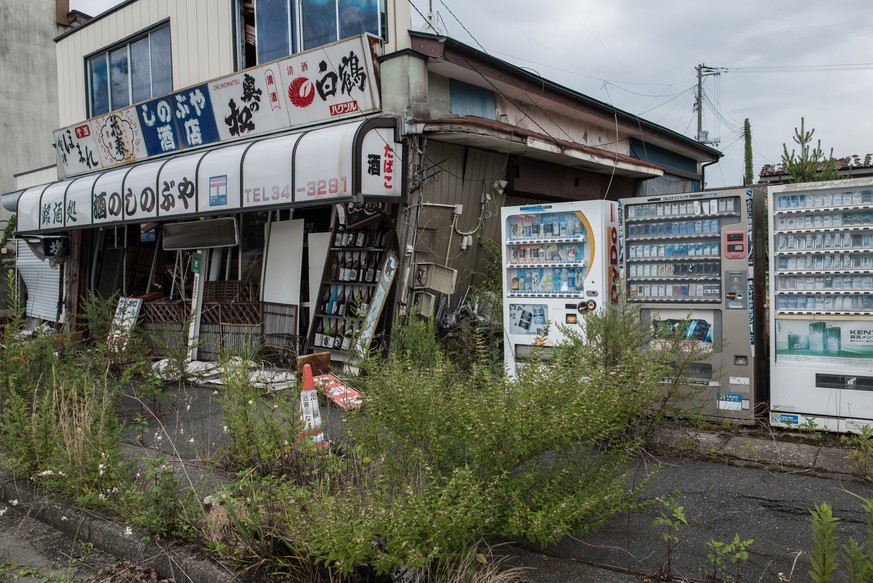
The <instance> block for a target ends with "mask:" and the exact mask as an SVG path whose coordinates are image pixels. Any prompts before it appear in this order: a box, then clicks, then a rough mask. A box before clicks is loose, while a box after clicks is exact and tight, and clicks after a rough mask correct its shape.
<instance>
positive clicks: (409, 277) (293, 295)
mask: <svg viewBox="0 0 873 583" xmlns="http://www.w3.org/2000/svg"><path fill="white" fill-rule="evenodd" d="M410 27H411V15H410V4H409V2H407V1H406V0H387V1H378V0H328V1H325V0H177V1H174V2H171V1H168V0H128V1H126V2H123V3H121V4H120V5H118V6H117V7H116V8H114V9H112V10H110V11H108V12H107V13H105V14H103V15H100V16H98V17H96V18H94V19H93V20H91V21H90V22H88V23H87V24H85V25H83V26H81V27H79V28H77V29H75V30H71V31H69V32H67V33H64V34H62V35H60V36H59V37H57V39H56V49H57V60H58V75H57V77H58V78H57V102H58V107H59V119H60V126H61V127H60V129H58V130H56V131H55V132H53V135H52V136H45V139H46V140H48V139H50V138H51V139H53V142H54V145H55V151H56V154H57V169H58V180H57V181H54V182H51V183H49V184H42V185H40V186H37V187H33V188H29V189H25V190H23V191H16V192H12V193H9V194H7V195H4V197H3V202H4V205H6V206H7V207H8V208H14V209H15V210H16V211H17V212H18V216H19V233H20V234H21V235H22V236H26V237H28V238H29V239H31V240H34V239H41V240H42V241H43V243H44V247H45V250H46V252H47V254H48V255H49V256H50V257H53V259H50V260H52V261H53V262H54V263H56V264H59V265H62V269H63V273H64V278H63V282H64V283H63V286H62V289H61V290H60V294H61V299H62V301H61V304H60V305H61V306H62V310H61V313H60V318H59V319H60V320H61V321H62V322H63V323H64V324H65V325H67V326H74V325H75V314H76V311H77V304H78V302H79V301H80V298H82V297H84V296H85V295H86V294H87V293H89V292H93V293H97V294H100V295H104V296H105V295H109V294H112V293H118V294H120V295H122V296H126V297H133V296H144V298H145V302H144V303H143V305H142V308H141V309H142V311H143V315H144V320H143V322H144V325H146V326H153V327H154V328H155V329H160V328H161V326H166V325H168V324H172V326H176V327H177V328H178V327H179V326H180V325H179V322H180V321H181V320H182V319H185V318H189V317H190V319H191V321H192V327H191V333H190V339H191V340H192V341H193V340H194V339H195V338H197V339H199V341H198V342H197V343H194V342H192V350H196V351H197V352H199V356H200V357H201V358H213V357H214V356H215V355H217V353H218V351H219V350H220V348H221V347H228V346H234V345H238V344H239V343H240V342H242V341H243V340H242V339H251V338H252V337H256V338H257V339H258V342H259V343H260V344H267V345H274V346H279V347H284V348H287V349H289V350H296V349H298V348H302V349H305V350H310V351H312V350H322V349H324V348H331V349H335V355H336V356H337V358H344V357H343V356H342V354H341V352H340V349H342V348H345V349H347V350H350V349H352V348H353V347H354V346H355V345H360V346H364V345H366V344H368V343H369V341H370V340H371V339H372V338H373V336H374V334H375V333H376V332H378V331H379V330H380V329H382V328H383V327H384V325H385V322H386V321H388V320H389V318H390V317H391V316H392V314H393V313H395V312H398V313H400V314H407V313H409V312H410V310H412V309H413V305H415V309H417V310H421V311H423V312H425V313H427V312H430V311H431V310H432V309H433V305H434V303H435V301H438V300H439V299H440V298H443V297H445V298H447V304H449V305H452V304H453V302H456V301H457V298H458V296H460V295H461V294H463V293H464V292H465V290H466V289H467V288H468V287H469V286H470V284H471V283H473V282H472V274H473V272H474V268H475V267H476V265H477V264H478V263H479V262H480V260H481V254H482V241H483V240H484V239H485V238H492V239H497V238H499V232H500V225H499V209H500V207H502V206H504V205H515V204H524V203H526V202H529V201H573V200H586V199H602V198H607V199H613V200H615V199H618V198H620V197H629V196H640V195H650V194H666V193H673V192H692V191H695V190H698V189H699V188H700V185H701V183H702V178H703V171H704V168H705V166H707V165H709V164H712V163H714V162H716V161H717V160H718V158H719V157H720V153H719V152H717V151H716V150H713V149H712V148H709V147H707V146H704V145H701V144H699V143H697V142H695V141H693V140H691V139H689V138H686V137H684V136H682V135H680V134H678V133H676V132H673V131H670V130H668V129H666V128H663V127H660V126H658V125H656V124H653V123H651V122H648V121H646V120H643V119H640V118H638V117H637V116H634V115H631V114H629V113H626V112H623V111H620V110H617V109H615V108H613V107H612V106H609V105H607V104H605V103H602V102H599V101H597V100H594V99H591V98H589V97H587V96H584V95H581V94H579V93H576V92H574V91H572V90H570V89H568V88H566V87H562V86H559V85H557V84H554V83H551V82H549V81H548V80H545V79H542V78H540V77H537V76H535V75H533V74H531V73H529V72H527V71H525V70H522V69H520V68H518V67H515V66H513V65H511V64H509V63H506V62H504V61H501V60H499V59H496V58H494V57H492V56H490V55H488V54H486V53H483V52H481V51H479V50H476V49H474V48H472V47H470V46H467V45H464V44H462V43H460V42H458V41H455V40H453V39H451V38H446V37H443V36H437V35H434V34H427V33H422V32H413V31H410ZM137 308H139V306H137ZM177 328H174V329H177ZM360 338H363V340H359V339H360ZM301 344H302V346H301Z"/></svg>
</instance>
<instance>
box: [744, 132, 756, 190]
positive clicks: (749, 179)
mask: <svg viewBox="0 0 873 583" xmlns="http://www.w3.org/2000/svg"><path fill="white" fill-rule="evenodd" d="M743 144H744V148H743V156H744V158H745V160H744V171H743V186H752V183H753V182H754V181H755V176H754V166H753V164H752V126H751V124H750V123H749V118H746V121H745V122H743Z"/></svg>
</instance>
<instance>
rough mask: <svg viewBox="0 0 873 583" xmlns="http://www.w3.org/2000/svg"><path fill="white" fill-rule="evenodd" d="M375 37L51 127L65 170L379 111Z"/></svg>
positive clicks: (75, 170)
mask: <svg viewBox="0 0 873 583" xmlns="http://www.w3.org/2000/svg"><path fill="white" fill-rule="evenodd" d="M376 43H377V41H376V39H375V37H372V36H369V35H360V36H356V37H351V38H348V39H344V40H341V41H339V42H336V43H333V44H330V45H325V46H323V47H319V48H318V49H315V50H312V51H307V52H303V53H298V54H296V55H293V56H291V57H288V58H285V59H282V60H280V61H274V62H271V63H267V64H265V65H261V66H258V67H254V68H251V69H246V70H245V71H241V72H239V73H234V74H231V75H228V76H225V77H220V78H218V79H213V80H211V81H209V82H207V83H202V84H200V85H196V86H192V87H187V88H185V89H182V90H180V91H176V92H173V93H169V94H167V95H164V96H160V97H157V98H155V99H150V100H148V101H145V102H142V103H138V104H135V105H133V106H131V107H127V108H124V109H120V110H117V111H112V112H110V113H108V114H105V115H101V116H99V117H95V118H92V119H90V120H86V121H84V122H81V123H78V124H75V125H72V126H69V127H66V128H61V129H59V130H56V131H54V132H53V140H54V146H55V150H56V154H57V162H58V166H59V168H60V169H61V171H62V173H63V176H64V177H71V176H77V175H79V174H84V173H87V172H92V171H95V170H100V169H107V168H112V167H113V166H118V165H121V164H128V163H130V162H135V161H139V160H144V159H147V158H149V157H151V156H159V155H165V154H169V153H173V152H178V151H182V150H185V149H188V148H196V147H199V146H204V145H208V144H212V143H215V142H218V141H231V140H241V139H246V138H249V137H251V136H256V135H260V134H264V133H268V132H274V131H278V130H283V129H290V128H296V127H305V126H310V125H315V124H318V123H324V122H330V121H335V120H337V121H338V120H342V119H345V118H350V117H357V116H361V115H365V114H368V113H374V112H377V111H379V109H380V107H381V103H380V100H379V90H378V86H377V83H376V75H375V64H374V63H375V56H376V54H375V51H376V48H375V47H376V46H377V45H376Z"/></svg>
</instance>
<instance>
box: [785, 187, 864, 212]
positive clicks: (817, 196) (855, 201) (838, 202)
mask: <svg viewBox="0 0 873 583" xmlns="http://www.w3.org/2000/svg"><path fill="white" fill-rule="evenodd" d="M870 204H873V189H869V188H867V189H864V190H844V191H841V192H834V191H828V192H818V193H803V194H787V193H786V194H778V195H776V197H775V199H774V200H773V206H774V209H773V210H774V211H775V212H779V211H788V210H807V211H816V210H819V209H822V208H827V209H831V208H833V209H836V210H845V209H846V208H847V207H856V206H860V207H863V206H867V205H870Z"/></svg>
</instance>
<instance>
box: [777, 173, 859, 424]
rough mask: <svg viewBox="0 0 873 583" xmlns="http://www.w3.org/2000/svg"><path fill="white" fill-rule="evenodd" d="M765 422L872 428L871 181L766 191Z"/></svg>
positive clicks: (798, 185)
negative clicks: (767, 409)
mask: <svg viewBox="0 0 873 583" xmlns="http://www.w3.org/2000/svg"><path fill="white" fill-rule="evenodd" d="M769 206H770V212H769V221H770V296H771V301H770V304H771V306H770V307H771V309H770V377H771V407H770V423H771V425H775V426H779V427H795V428H796V427H802V428H809V429H825V430H828V431H840V432H855V431H858V430H859V429H860V428H861V427H862V426H864V425H873V179H870V178H864V179H848V180H837V181H832V182H815V183H803V184H785V185H779V186H772V187H770V188H769Z"/></svg>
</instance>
